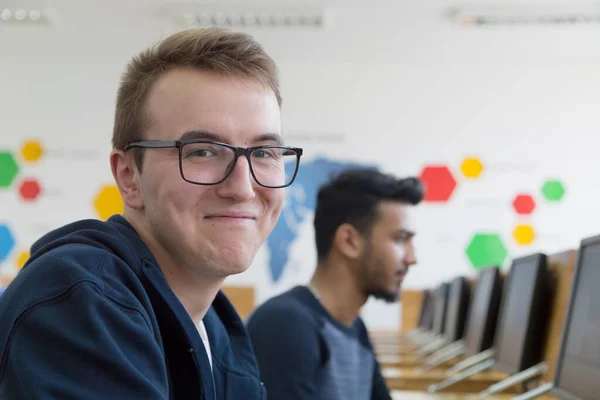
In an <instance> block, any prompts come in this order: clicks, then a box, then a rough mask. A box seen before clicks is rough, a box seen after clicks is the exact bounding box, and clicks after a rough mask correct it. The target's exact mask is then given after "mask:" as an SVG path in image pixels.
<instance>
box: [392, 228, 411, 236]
mask: <svg viewBox="0 0 600 400" xmlns="http://www.w3.org/2000/svg"><path fill="white" fill-rule="evenodd" d="M396 234H397V235H405V236H409V237H413V236H415V234H416V233H415V232H413V231H411V230H408V229H398V230H397V231H396Z"/></svg>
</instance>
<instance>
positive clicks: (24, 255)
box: [17, 251, 29, 269]
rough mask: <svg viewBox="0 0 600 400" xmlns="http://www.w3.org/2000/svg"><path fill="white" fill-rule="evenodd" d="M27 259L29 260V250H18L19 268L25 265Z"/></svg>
mask: <svg viewBox="0 0 600 400" xmlns="http://www.w3.org/2000/svg"><path fill="white" fill-rule="evenodd" d="M27 260H29V252H28V251H22V252H20V253H19V256H18V257H17V267H18V268H19V269H21V268H23V266H24V265H25V263H26V262H27Z"/></svg>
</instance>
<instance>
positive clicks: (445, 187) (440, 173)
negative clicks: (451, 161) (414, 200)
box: [420, 165, 456, 203]
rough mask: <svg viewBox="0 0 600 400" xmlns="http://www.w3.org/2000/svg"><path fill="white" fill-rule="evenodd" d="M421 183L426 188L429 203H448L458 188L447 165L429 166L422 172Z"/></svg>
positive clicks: (426, 197) (426, 199)
mask: <svg viewBox="0 0 600 400" xmlns="http://www.w3.org/2000/svg"><path fill="white" fill-rule="evenodd" d="M420 178H421V181H422V182H423V185H424V186H425V198H424V201H427V202H437V203H440V202H446V201H448V200H449V199H450V197H451V196H452V193H453V192H454V189H455V188H456V180H455V179H454V177H453V176H452V173H451V172H450V170H449V169H448V167H447V166H445V165H428V166H426V167H425V168H423V170H422V171H421V175H420Z"/></svg>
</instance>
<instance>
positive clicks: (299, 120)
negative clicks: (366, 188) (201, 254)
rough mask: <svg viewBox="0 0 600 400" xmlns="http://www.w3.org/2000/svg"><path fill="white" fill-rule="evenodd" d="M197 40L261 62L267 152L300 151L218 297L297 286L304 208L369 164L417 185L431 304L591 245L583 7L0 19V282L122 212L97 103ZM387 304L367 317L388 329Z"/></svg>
mask: <svg viewBox="0 0 600 400" xmlns="http://www.w3.org/2000/svg"><path fill="white" fill-rule="evenodd" d="M202 25H221V26H229V27H231V28H233V29H237V30H242V31H245V32H248V33H250V34H252V35H253V36H255V37H256V38H257V39H258V40H259V41H260V42H261V43H262V44H263V45H264V46H265V48H266V49H267V51H268V52H269V53H270V54H271V55H272V56H273V57H274V59H275V61H276V62H277V63H278V65H279V68H280V72H281V79H282V92H283V124H284V137H285V140H286V142H287V144H290V145H294V146H299V147H303V148H304V149H305V152H304V154H305V155H304V156H303V157H302V163H301V167H300V172H299V175H298V178H297V180H296V182H295V183H294V184H293V185H292V187H290V188H288V190H287V199H286V205H285V208H284V210H283V212H282V215H281V218H280V220H279V222H278V225H277V226H276V228H275V230H274V231H273V233H272V235H271V236H270V237H269V239H268V241H267V242H266V243H265V245H264V246H263V248H262V249H261V251H260V252H259V254H258V255H257V257H256V258H255V261H254V263H253V265H252V266H251V268H250V269H249V270H248V271H247V272H245V273H243V274H240V275H237V276H233V277H231V278H229V279H228V280H227V282H226V283H227V284H230V285H242V286H250V287H252V288H254V293H255V296H256V303H257V304H259V303H262V302H264V301H265V300H266V299H268V298H270V297H272V296H274V295H275V294H278V293H280V292H282V291H284V290H286V289H289V288H290V287H292V286H294V285H297V284H304V283H306V282H307V281H308V279H309V277H310V276H311V274H312V272H313V270H314V267H315V263H316V251H315V247H314V240H313V229H312V217H313V211H314V204H315V195H316V191H317V189H318V186H319V184H320V183H322V182H323V181H324V180H325V179H326V178H327V177H328V174H329V173H332V172H335V171H337V170H339V169H341V168H344V167H346V166H350V165H372V166H377V167H380V168H381V169H383V170H385V171H388V172H392V173H394V174H397V175H401V176H408V175H414V176H420V177H421V178H422V179H423V181H424V182H425V185H426V188H427V194H426V199H425V202H424V203H422V204H421V205H419V206H418V207H417V210H416V211H417V212H416V214H415V217H416V220H415V222H416V227H417V230H418V234H417V236H416V238H415V246H416V251H417V257H418V261H419V262H418V264H417V265H416V266H415V267H413V268H412V270H411V271H410V273H409V275H408V277H407V279H406V280H405V282H404V288H405V289H407V290H410V289H424V288H432V287H435V286H436V285H438V284H439V283H441V282H443V281H446V280H448V279H451V278H453V277H455V276H457V275H464V276H471V277H473V276H475V275H476V274H477V272H478V271H479V270H480V269H481V268H484V267H487V266H491V265H496V266H499V267H501V268H502V269H504V270H507V269H508V268H510V262H511V260H512V259H513V258H515V257H518V256H520V255H525V254H530V253H533V252H536V251H543V252H545V253H553V252H559V251H561V250H565V249H571V248H577V246H578V244H579V241H580V240H581V238H582V237H586V236H591V235H594V234H597V233H598V232H600V213H598V212H597V207H598V203H599V200H600V184H598V183H597V182H598V181H597V172H596V171H597V170H598V163H599V161H598V151H597V148H598V146H597V143H598V132H599V131H600V114H599V112H598V110H599V109H600V73H599V71H600V46H599V45H598V43H599V41H600V5H598V4H593V3H589V2H583V1H579V0H561V1H554V2H552V3H551V4H549V3H548V2H547V1H539V0H535V1H534V0H527V1H520V2H515V3H512V4H509V3H505V4H503V5H502V3H499V2H494V1H489V0H477V1H474V2H473V1H471V2H464V1H450V0H428V1H421V2H419V1H412V2H408V1H403V2H400V1H392V0H370V1H364V0H363V1H357V0H344V1H341V0H330V1H326V0H321V1H318V0H317V1H314V2H305V1H298V0H295V1H291V0H278V1H270V2H268V1H263V0H254V1H240V2H236V3H232V2H228V1H227V2H226V1H218V2H214V1H193V2H177V1H170V0H147V1H144V2H141V1H134V0H126V1H124V0H119V1H117V0H104V1H102V2H92V1H74V0H47V1H41V0H40V1H26V0H10V1H6V0H0V124H1V125H0V132H1V133H0V275H1V276H2V277H3V279H4V282H8V281H9V280H10V278H11V277H12V276H14V274H16V273H17V272H18V270H19V267H20V266H21V265H22V264H23V263H24V262H25V260H26V259H27V257H28V248H29V246H30V245H31V244H32V243H33V242H34V241H35V240H36V239H37V238H39V237H40V236H41V235H43V234H44V233H46V232H48V231H49V230H51V229H53V228H56V227H58V226H60V225H62V224H65V223H68V222H71V221H73V220H77V219H82V218H98V219H105V218H107V217H108V216H109V215H111V214H112V213H115V212H120V210H122V203H121V202H120V198H119V195H118V191H117V190H116V188H115V187H114V186H113V180H112V175H111V172H110V167H109V162H108V160H109V159H108V156H109V152H110V150H111V145H110V138H111V132H112V123H113V117H114V116H113V113H114V102H115V93H116V88H117V84H118V81H119V79H120V75H121V73H122V71H123V68H124V66H125V65H126V63H127V62H128V61H129V59H130V58H131V56H132V55H133V54H135V53H137V52H138V51H139V50H140V49H142V48H144V47H147V46H148V45H151V44H152V43H154V42H156V41H158V40H159V39H161V38H164V37H166V36H167V35H169V34H171V33H173V32H175V31H178V30H182V29H186V28H189V27H194V26H202ZM401 313H402V302H400V303H399V304H384V303H381V302H379V301H375V300H373V301H369V303H368V304H367V306H366V307H365V309H364V310H363V317H364V319H365V322H366V323H367V325H368V327H369V329H372V330H398V329H399V328H400V321H401Z"/></svg>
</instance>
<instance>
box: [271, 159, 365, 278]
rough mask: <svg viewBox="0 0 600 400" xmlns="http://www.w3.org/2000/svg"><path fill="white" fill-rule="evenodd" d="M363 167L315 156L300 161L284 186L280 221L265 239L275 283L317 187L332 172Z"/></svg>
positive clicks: (312, 206) (288, 170)
mask: <svg viewBox="0 0 600 400" xmlns="http://www.w3.org/2000/svg"><path fill="white" fill-rule="evenodd" d="M292 166H293V164H291V165H290V164H287V165H286V173H288V174H292V173H293V169H292ZM362 166H364V165H361V164H356V163H348V162H339V161H334V160H329V159H327V158H315V159H312V160H310V161H307V162H302V161H301V162H300V168H299V169H298V174H297V175H296V180H295V181H294V183H293V184H292V185H291V186H289V187H288V188H287V193H286V199H285V204H284V206H283V209H282V211H281V216H280V218H279V221H278V222H277V224H276V225H275V228H274V229H273V232H272V233H271V235H269V237H268V238H267V249H268V250H269V269H270V271H271V278H272V279H273V281H274V282H277V281H278V280H279V279H280V278H281V276H282V275H283V271H284V270H285V267H286V265H287V262H288V258H289V249H290V247H291V245H292V243H293V242H294V240H295V239H296V237H297V235H298V231H299V229H300V226H301V225H302V223H304V222H305V220H306V218H307V217H308V216H309V215H311V212H313V211H314V210H315V206H316V201H317V192H318V190H319V187H320V186H321V185H322V184H323V183H325V182H326V181H327V180H329V178H330V177H331V175H332V174H336V173H338V172H340V171H341V170H344V169H347V168H355V167H362ZM315 261H316V260H315Z"/></svg>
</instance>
